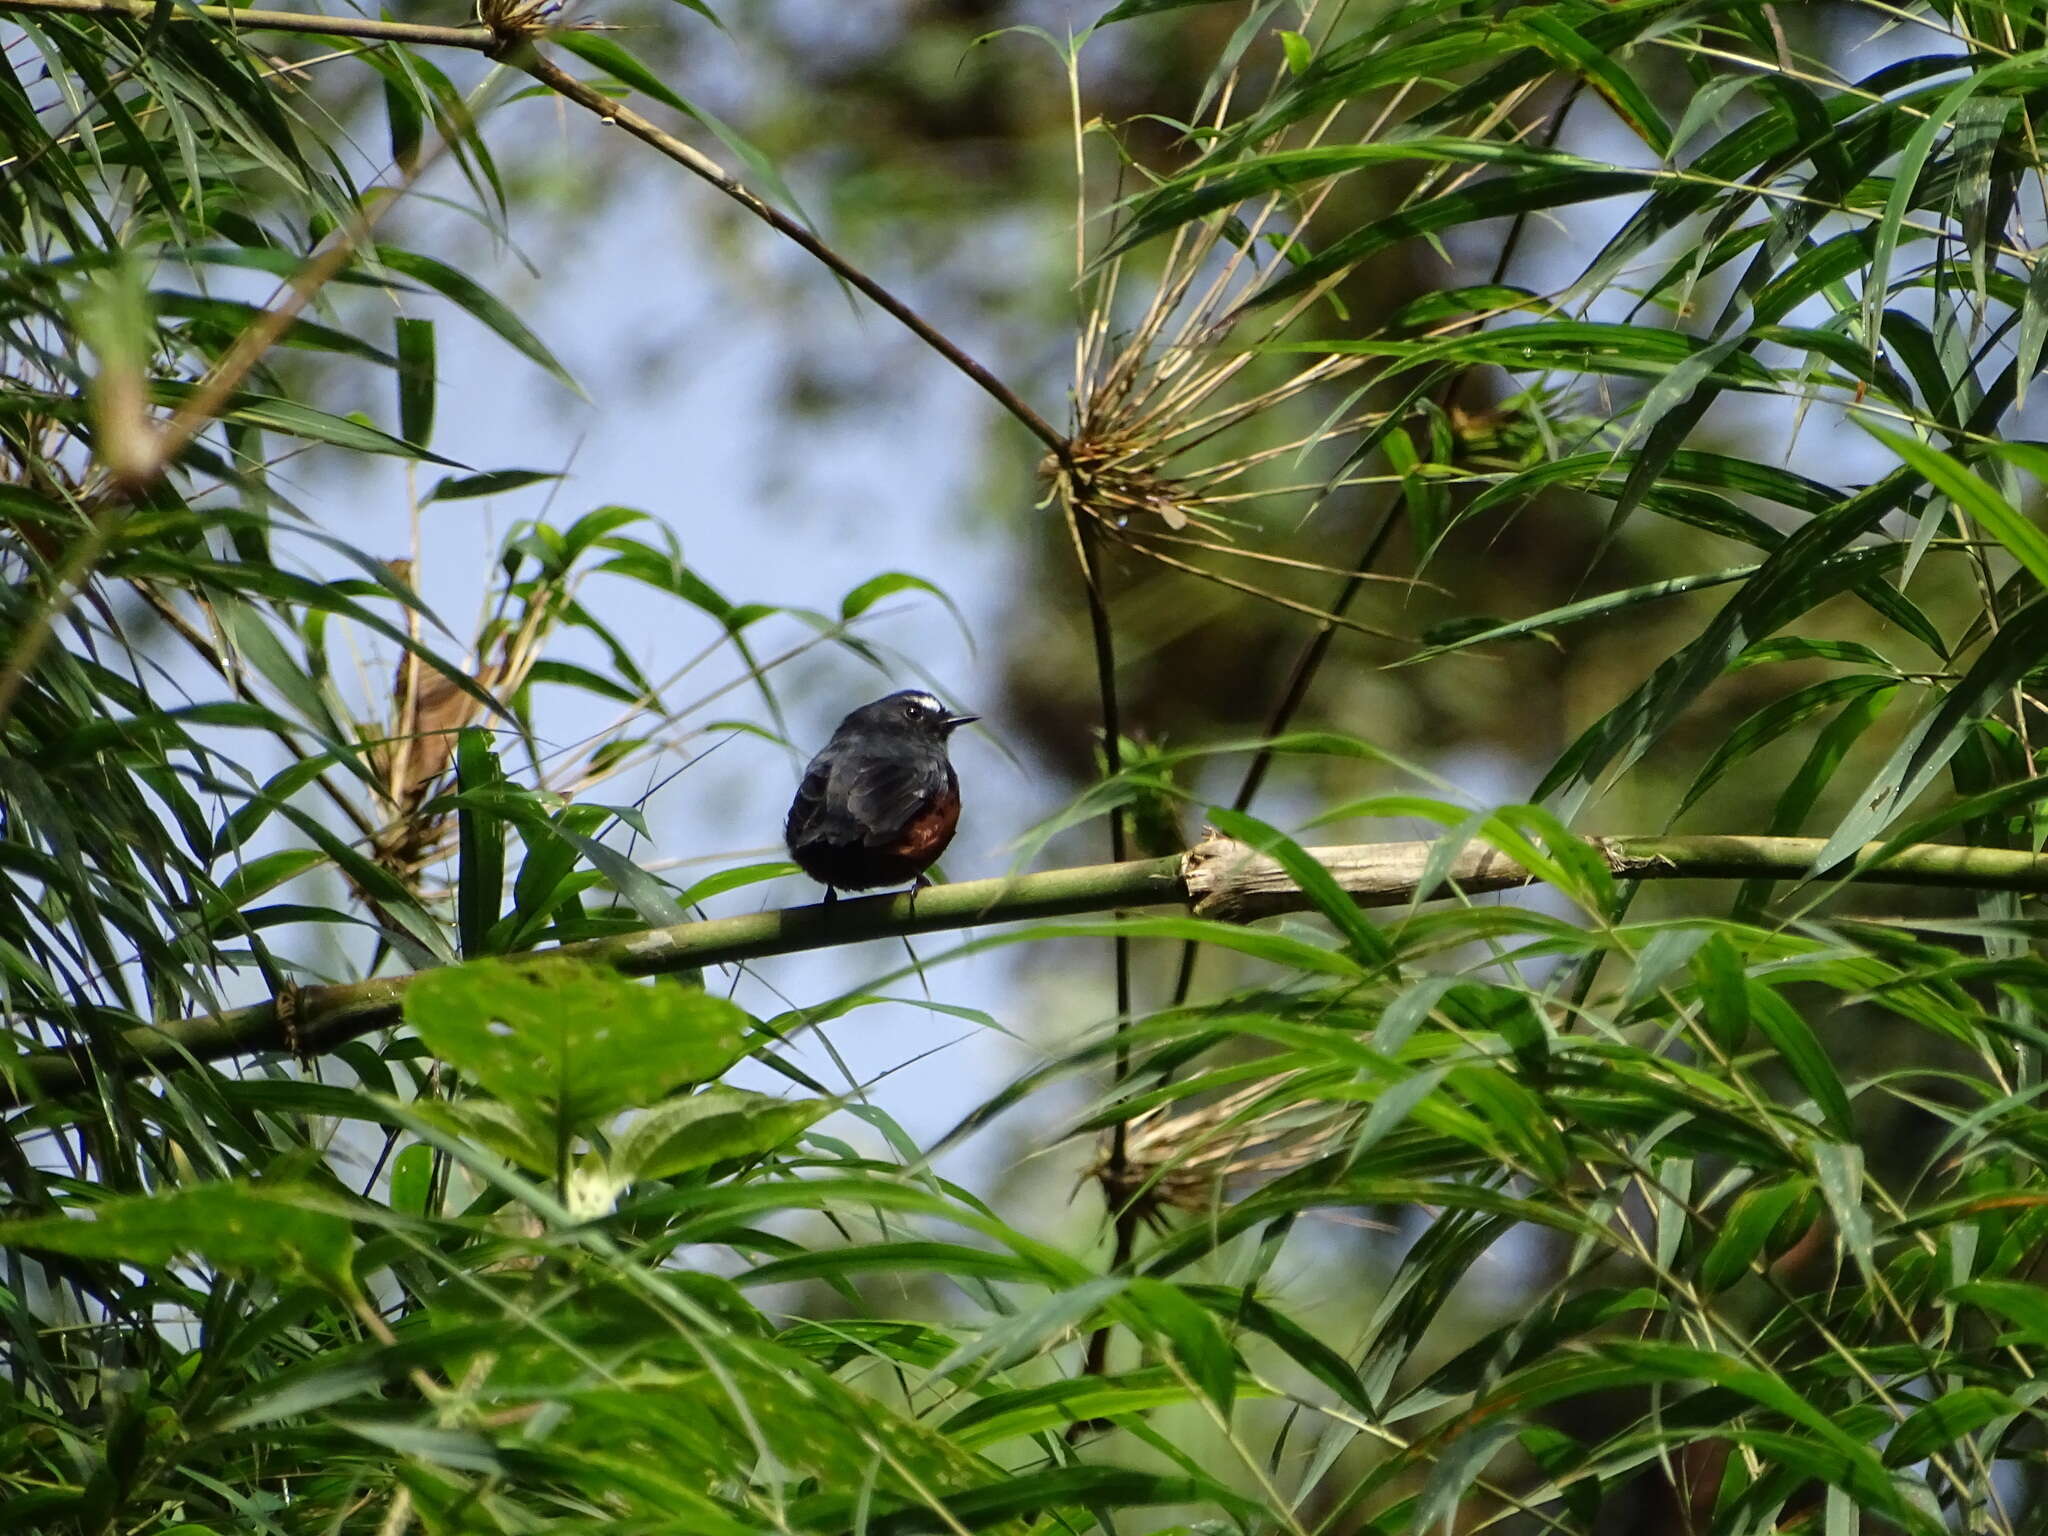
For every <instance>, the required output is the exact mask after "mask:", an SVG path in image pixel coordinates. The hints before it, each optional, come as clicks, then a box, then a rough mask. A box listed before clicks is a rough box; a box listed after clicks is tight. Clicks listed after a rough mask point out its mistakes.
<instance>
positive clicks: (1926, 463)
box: [1857, 417, 2048, 587]
mask: <svg viewBox="0 0 2048 1536" xmlns="http://www.w3.org/2000/svg"><path fill="white" fill-rule="evenodd" d="M1857 425H1859V426H1861V427H1862V428H1863V430H1864V431H1866V432H1868V433H1869V434H1870V435H1871V436H1872V437H1874V438H1876V439H1877V440H1878V441H1879V442H1881V443H1883V444H1884V445H1885V446H1886V447H1887V448H1889V449H1891V451H1892V452H1893V453H1895V454H1897V455H1898V456H1899V458H1901V459H1902V460H1904V461H1905V462H1906V463H1907V464H1909V465H1911V466H1912V467H1913V468H1914V469H1916V470H1918V471H1919V472H1920V473H1921V474H1923V475H1925V476H1926V477H1927V480H1928V482H1929V483H1930V484H1931V485H1933V486H1934V487H1935V489H1937V490H1939V491H1940V492H1941V493H1942V494H1943V495H1944V496H1946V497H1948V498H1949V500H1950V501H1952V502H1954V503H1955V504H1956V505H1957V506H1958V507H1960V508H1961V509H1962V510H1963V511H1965V512H1967V513H1969V514H1970V516H1971V517H1972V518H1973V519H1975V520H1976V522H1977V523H1979V524H1980V525H1981V526H1983V527H1984V528H1985V529H1986V530H1987V531H1988V532H1989V533H1990V534H1991V536H1992V537H1993V538H1995V539H1997V540H1998V542H1999V543H2001V544H2003V545H2004V546H2005V547H2006V549H2007V550H2008V551H2009V552H2010V553H2011V555H2012V557H2013V558H2014V559H2015V560H2017V561H2019V563H2020V564H2021V565H2023V566H2025V567H2026V568H2027V570H2028V571H2029V572H2030V573H2031V574H2032V575H2033V577H2034V579H2035V580H2036V581H2038V582H2040V583H2041V584H2042V585H2043V586H2044V587H2048V534H2043V533H2042V532H2041V530H2040V529H2038V528H2036V527H2035V526H2034V525H2033V523H2032V522H2031V521H2029V520H2028V518H2027V517H2026V516H2025V514H2023V513H2021V512H2020V511H2018V510H2017V509H2016V508H2015V507H2014V506H2013V505H2012V503H2010V502H2009V501H2007V500H2006V499H2005V498H2004V497H2003V496H2001V495H1999V494H1998V492H1996V491H1994V490H1993V489H1992V488H1991V487H1990V486H1989V485H1986V484H1985V483H1984V481H1982V480H1981V479H1979V478H1978V477H1977V476H1976V475H1973V474H1972V473H1970V471H1969V470H1967V469H1965V468H1964V467H1963V466H1962V465H1960V464H1958V463H1957V462H1956V461H1955V460H1954V459H1952V458H1950V457H1949V456H1948V455H1947V454H1945V453H1941V452H1939V451H1938V450H1936V449H1933V448H1930V447H1928V446H1927V445H1926V444H1925V443H1922V442H1917V441H1915V440H1914V439H1913V438H1910V437H1906V436H1904V435H1903V434H1901V433H1898V432H1893V431H1890V430H1889V429H1887V428H1885V427H1880V426H1879V425H1877V423H1875V422H1873V421H1868V420H1864V419H1863V418H1860V417H1859V418H1858V419H1857Z"/></svg>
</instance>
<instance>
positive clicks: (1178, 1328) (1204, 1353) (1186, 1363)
mask: <svg viewBox="0 0 2048 1536" xmlns="http://www.w3.org/2000/svg"><path fill="white" fill-rule="evenodd" d="M1110 1306H1111V1307H1112V1308H1113V1309H1114V1310H1115V1311H1117V1312H1119V1313H1122V1314H1123V1315H1124V1316H1125V1318H1126V1320H1127V1321H1128V1322H1129V1323H1130V1324H1131V1325H1132V1326H1133V1327H1135V1328H1137V1329H1139V1330H1140V1331H1142V1332H1145V1333H1149V1334H1153V1335H1156V1336H1157V1337H1159V1338H1162V1339H1164V1340H1165V1341H1166V1344H1167V1347H1168V1348H1169V1349H1170V1350H1171V1351H1172V1353H1173V1356H1174V1358H1175V1359H1176V1360H1178V1361H1179V1362H1180V1364H1181V1366H1182V1367H1183V1368H1184V1369H1185V1370H1186V1371H1187V1373H1188V1375H1189V1377H1190V1378H1191V1379H1192V1380H1193V1381H1194V1384H1195V1388H1196V1390H1197V1391H1199V1392H1200V1393H1201V1394H1202V1395H1203V1396H1204V1397H1206V1398H1208V1399H1209V1401H1210V1402H1211V1403H1213V1404H1215V1406H1216V1408H1217V1410H1218V1411H1219V1412H1221V1413H1224V1414H1228V1413H1229V1412H1230V1406H1231V1401H1232V1398H1233V1395H1234V1394H1235V1392H1236V1390H1237V1356H1236V1353H1235V1352H1234V1351H1233V1350H1232V1349H1231V1347H1230V1345H1229V1344H1228V1343H1227V1342H1225V1340H1224V1337H1223V1333H1222V1330H1221V1329H1219V1328H1218V1327H1217V1326H1216V1322H1215V1319H1214V1318H1212V1317H1210V1315H1209V1313H1208V1312H1207V1311H1206V1310H1204V1309H1203V1308H1202V1307H1200V1306H1198V1305H1197V1304H1196V1303H1195V1302H1194V1301H1192V1300H1190V1299H1189V1298H1188V1297H1187V1296H1186V1295H1185V1294H1184V1293H1183V1292H1182V1291H1181V1288H1180V1287H1179V1286H1177V1285H1172V1284H1169V1283H1168V1282H1166V1281H1164V1280H1149V1279H1145V1278H1143V1277H1138V1278H1134V1279H1132V1280H1130V1281H1128V1282H1127V1283H1126V1284H1125V1286H1124V1288H1123V1290H1122V1292H1121V1293H1120V1294H1118V1295H1117V1296H1116V1297H1115V1298H1114V1299H1113V1300H1112V1301H1111V1302H1110Z"/></svg>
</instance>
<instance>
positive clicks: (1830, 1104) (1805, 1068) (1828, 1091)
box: [1749, 981, 1856, 1138]
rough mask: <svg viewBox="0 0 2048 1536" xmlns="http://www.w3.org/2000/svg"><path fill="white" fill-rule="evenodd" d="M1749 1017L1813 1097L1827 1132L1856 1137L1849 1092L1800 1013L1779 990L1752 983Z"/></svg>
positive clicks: (1795, 1077) (1756, 982) (1794, 1076)
mask: <svg viewBox="0 0 2048 1536" xmlns="http://www.w3.org/2000/svg"><path fill="white" fill-rule="evenodd" d="M1749 1017H1750V1022H1751V1023H1753V1024H1755V1025H1756V1027H1757V1030H1758V1032H1759V1033H1760V1034H1762V1035H1763V1037H1764V1038H1765V1039H1766V1040H1768V1041H1770V1043H1771V1048H1772V1049H1773V1050H1775V1051H1776V1052H1777V1053H1778V1056H1779V1059H1780V1060H1782V1061H1783V1062H1784V1063H1785V1066H1786V1068H1787V1070H1789V1071H1790V1072H1791V1074H1792V1076H1793V1078H1794V1079H1795V1080H1796V1081H1797V1082H1798V1084H1799V1086H1800V1087H1802V1088H1804V1089H1805V1090H1806V1091H1807V1092H1808V1093H1809V1094H1811V1095H1812V1096H1813V1102H1814V1104H1815V1106H1816V1107H1817V1108H1818V1109H1819V1110H1820V1112H1821V1119H1822V1121H1823V1123H1825V1124H1826V1126H1827V1127H1828V1129H1829V1130H1830V1131H1832V1132H1833V1133H1834V1134H1835V1135H1837V1136H1840V1137H1844V1138H1853V1137H1854V1136H1855V1134H1856V1124H1855V1116H1854V1112H1853V1111H1852V1110H1851V1109H1850V1107H1849V1094H1848V1090H1847V1089H1845V1088H1844V1087H1843V1086H1842V1079H1841V1078H1840V1077H1839V1076H1838V1075H1837V1074H1836V1072H1835V1067H1834V1063H1833V1062H1831V1061H1830V1060H1828V1055H1827V1052H1826V1051H1824V1050H1822V1049H1821V1047H1820V1041H1819V1040H1817V1039H1816V1038H1815V1037H1814V1033H1813V1029H1812V1027H1811V1026H1810V1025H1808V1024H1807V1022H1806V1020H1805V1019H1803V1018H1801V1017H1800V1016H1799V1012H1798V1010H1797V1009H1795V1008H1794V1007H1793V1006H1792V1005H1791V1004H1790V1003H1788V1002H1786V1001H1785V999H1784V997H1783V996H1782V995H1780V994H1779V993H1778V992H1777V990H1776V989H1774V988H1772V987H1768V986H1765V985H1764V984H1763V983H1762V982H1758V981H1752V982H1751V983H1750V986H1749Z"/></svg>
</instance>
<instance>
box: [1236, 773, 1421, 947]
mask: <svg viewBox="0 0 2048 1536" xmlns="http://www.w3.org/2000/svg"><path fill="white" fill-rule="evenodd" d="M1208 820H1209V823H1210V825H1212V826H1214V827H1215V828H1216V830H1217V831H1219V832H1221V833H1222V834H1223V835H1224V836H1225V837H1234V838H1236V839H1237V840H1238V841H1239V842H1241V843H1247V844H1249V845H1250V846H1252V847H1253V848H1256V849H1257V850H1258V851H1259V852H1260V853H1263V854H1265V855H1266V856H1267V857H1268V858H1271V859H1272V860H1274V861H1275V862H1276V863H1278V864H1279V866H1280V867H1281V868H1282V869H1284V870H1286V871H1287V873H1288V874H1289V875H1290V876H1292V877H1293V879H1294V882H1295V884H1297V885H1298V886H1300V887H1301V889H1302V891H1303V892H1304V893H1305V894H1306V895H1307V896H1308V898H1309V900H1311V901H1313V902H1314V903H1315V904H1316V910H1317V911H1319V912H1321V913H1322V914H1323V916H1325V917H1327V918H1328V919H1329V920H1330V921H1331V923H1332V924H1334V925H1335V927H1336V929H1337V931H1338V932H1339V933H1341V934H1342V935H1344V938H1345V941H1346V944H1347V946H1348V947H1349V949H1350V950H1351V953H1352V954H1353V955H1354V956H1356V957H1357V959H1358V961H1359V962H1360V963H1361V964H1363V965H1370V966H1380V965H1384V964H1386V963H1387V962H1388V961H1389V960H1390V959H1392V957H1393V951H1392V948H1391V947H1390V946H1389V945H1388V943H1387V941H1386V939H1385V937H1384V936H1383V935H1382V934H1381V933H1380V931H1379V929H1378V928H1377V927H1375V926H1374V925H1373V921H1372V919H1371V918H1369V917H1367V916H1366V915H1365V913H1364V911H1363V910H1362V909H1361V908H1360V907H1359V905H1358V903H1357V902H1356V901H1355V900H1353V899H1352V898H1351V897H1350V896H1349V895H1347V894H1346V893H1345V891H1344V889H1343V887H1341V886H1340V885H1338V884H1337V881H1336V877H1335V876H1333V875H1332V874H1331V873H1330V871H1329V870H1328V869H1326V868H1325V867H1324V866H1323V865H1322V864H1321V863H1319V862H1318V861H1317V860H1315V859H1313V858H1311V857H1310V856H1309V853H1308V850H1307V849H1305V848H1303V847H1302V846H1301V844H1299V843H1297V842H1296V841H1294V839H1293V838H1291V837H1289V836H1287V834H1286V833H1284V832H1281V831H1280V830H1279V829H1278V828H1275V827H1271V826H1268V825H1267V824H1266V823H1265V822H1263V821H1260V820H1258V819H1257V818H1256V817H1253V816H1248V815H1246V814H1245V813H1244V812H1242V811H1234V810H1231V809H1230V808H1229V807H1227V806H1220V805H1212V806H1211V807H1209V811H1208Z"/></svg>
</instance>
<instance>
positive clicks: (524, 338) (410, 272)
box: [369, 245, 583, 467]
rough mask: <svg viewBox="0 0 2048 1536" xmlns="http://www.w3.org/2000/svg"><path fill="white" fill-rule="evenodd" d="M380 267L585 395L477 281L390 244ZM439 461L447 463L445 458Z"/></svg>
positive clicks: (377, 264)
mask: <svg viewBox="0 0 2048 1536" xmlns="http://www.w3.org/2000/svg"><path fill="white" fill-rule="evenodd" d="M378 267H382V268H388V269H389V270H390V271H392V272H396V273H398V274H400V275H401V276H404V277H409V278H411V279H413V281H415V282H419V283H424V284H426V286H427V287H429V288H431V289H433V290H434V291H435V292H436V293H439V294H441V295H442V296H444V297H445V298H447V299H449V300H451V301H452V302H454V303H455V304H456V305H457V306H458V307H460V308H461V309H462V310H464V311H465V312H466V313H468V314H469V315H471V316H473V317H474V318H475V319H477V320H479V321H481V322H482V323H483V324H484V325H485V326H487V327H488V328H489V329H490V330H491V331H492V332H494V333H495V334H496V335H497V336H499V337H500V338H502V339H503V340H504V341H505V342H506V343H507V344H508V345H510V346H511V347H513V348H514V349H515V350H517V351H519V352H521V353H523V354H524V355H525V356H527V357H529V358H531V359H532V360H533V361H534V362H536V363H538V364H540V366H541V367H543V368H545V369H546V370H547V371H548V372H549V373H551V374H553V375H554V376H555V377H556V378H557V379H559V380H561V381H562V382H563V383H564V384H566V385H568V386H569V388H571V389H573V390H575V391H576V393H577V394H579V395H580V394H582V393H583V388H582V386H581V385H579V384H578V383H577V382H576V380H575V379H574V378H573V377H572V376H571V375H570V373H569V370H568V369H566V368H564V367H563V366H562V365H561V364H560V363H559V362H557V361H556V359H555V355H554V353H552V352H550V351H549V350H548V349H547V347H546V345H545V344H544V343H543V342H542V341H541V339H540V338H539V337H538V336H536V335H534V333H533V332H532V331H530V330H528V329H527V327H526V325H525V323H524V322H523V321H521V320H520V318H519V317H518V316H517V315H515V314H513V313H512V311H511V310H510V309H508V308H506V307H505V305H504V303H503V302H502V301H500V300H499V299H497V298H496V297H494V296H493V295H492V294H491V293H490V292H489V291H488V290H486V289H485V288H484V287H483V285H482V284H480V283H478V282H477V281H476V280H475V279H474V278H471V277H468V276H466V275H464V274H463V273H461V272H458V271H456V270H455V268H453V267H451V266H449V265H448V264H447V263H446V262H444V261H438V260H436V259H435V258H434V257H432V256H422V255H419V254H418V253H417V252H414V251H402V250H400V249H398V248H397V247H396V246H390V245H380V246H378V247H377V254H376V262H375V264H374V266H373V267H371V268H370V269H369V270H371V271H372V272H374V271H375V270H376V268H378ZM437 462H439V463H447V462H448V461H447V460H445V459H442V460H438V461H437ZM458 467H459V466H458Z"/></svg>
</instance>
